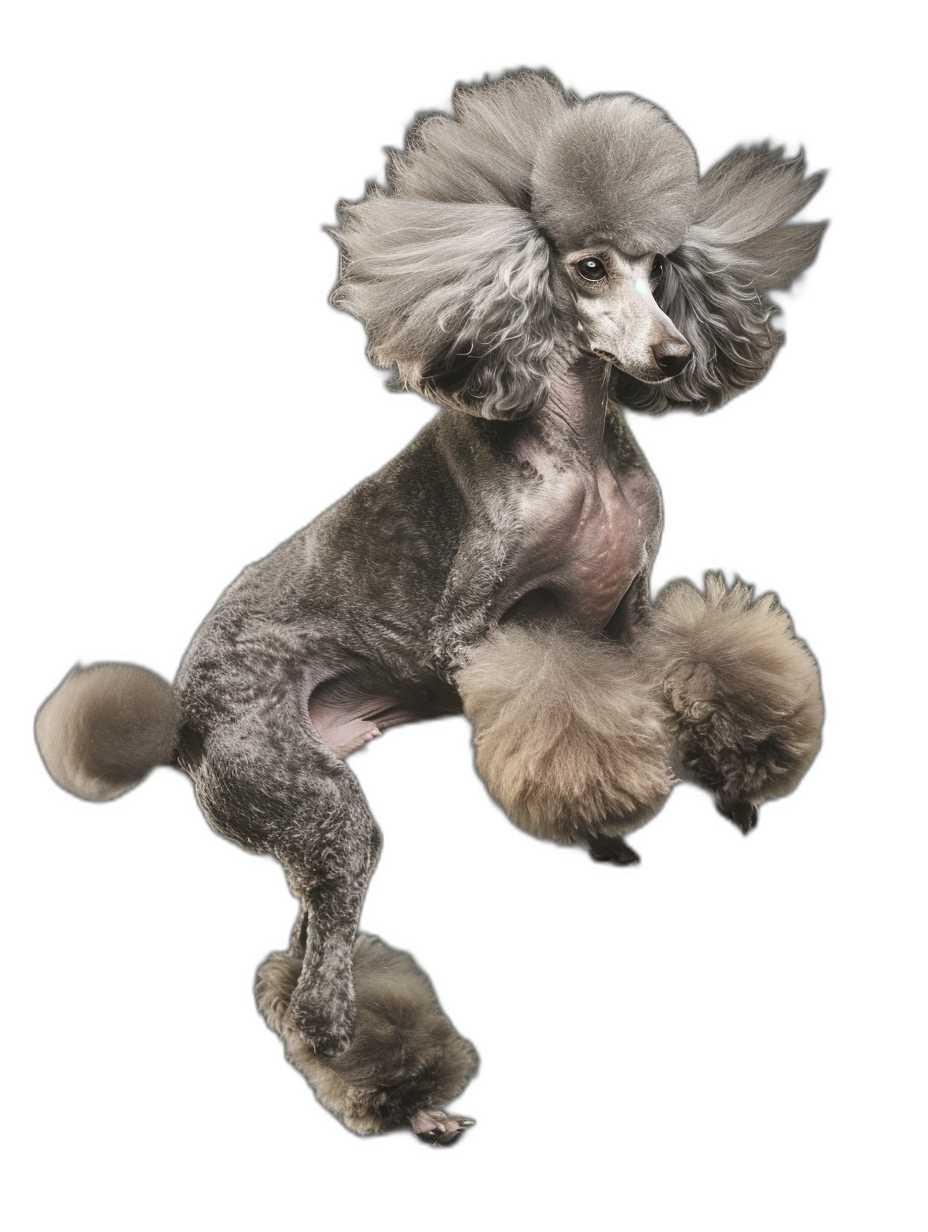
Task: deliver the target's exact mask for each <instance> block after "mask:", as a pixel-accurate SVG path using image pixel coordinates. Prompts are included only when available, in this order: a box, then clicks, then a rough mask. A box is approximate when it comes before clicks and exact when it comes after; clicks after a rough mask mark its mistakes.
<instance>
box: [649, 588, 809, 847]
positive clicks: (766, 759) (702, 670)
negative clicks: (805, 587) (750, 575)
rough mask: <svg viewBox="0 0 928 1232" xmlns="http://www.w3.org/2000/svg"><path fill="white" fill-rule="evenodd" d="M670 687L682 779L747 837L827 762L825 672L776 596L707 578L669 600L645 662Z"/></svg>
mask: <svg viewBox="0 0 928 1232" xmlns="http://www.w3.org/2000/svg"><path fill="white" fill-rule="evenodd" d="M637 653H638V654H639V656H640V659H641V662H642V664H643V666H644V667H645V670H647V671H649V672H653V673H654V674H655V676H657V677H659V678H662V679H663V689H662V692H663V698H664V705H665V714H666V722H667V726H668V731H669V732H670V735H671V738H672V740H673V744H674V752H675V755H676V757H677V759H678V761H679V763H680V766H681V768H682V770H683V772H684V773H685V774H686V775H687V776H688V777H691V778H693V779H695V781H696V782H697V783H699V784H701V785H702V786H703V787H705V788H707V789H708V790H709V791H711V792H712V793H713V794H714V796H715V800H716V804H717V805H718V808H719V811H720V812H721V813H723V814H724V815H725V816H726V817H728V818H729V819H730V820H731V821H733V822H734V823H735V824H736V825H737V826H738V827H739V829H741V830H742V831H743V832H744V833H748V832H749V831H750V830H751V829H753V828H754V826H755V825H756V822H757V806H758V805H759V804H760V803H761V801H763V800H769V799H772V798H774V797H776V796H782V795H785V794H786V793H787V792H789V791H792V789H793V788H794V787H795V786H796V784H797V783H798V782H799V780H800V779H801V778H802V776H803V774H805V772H806V770H807V769H808V768H809V765H810V764H811V762H812V759H813V758H814V757H815V754H816V753H817V752H818V749H819V745H820V743H821V725H822V716H823V707H822V695H821V685H820V681H819V674H818V668H817V666H816V663H815V660H814V659H813V657H812V655H811V654H810V653H809V650H808V649H807V647H806V646H805V644H804V643H803V642H801V641H800V640H799V639H798V638H797V637H796V635H795V633H794V632H793V627H792V623H791V622H790V618H789V616H788V615H787V613H786V612H785V611H784V610H783V608H782V607H781V606H780V604H779V601H778V600H777V598H776V596H775V595H772V594H767V595H763V596H762V597H761V598H760V599H756V600H755V599H754V597H753V591H752V588H751V587H750V586H746V585H745V584H744V583H743V582H736V583H735V584H734V585H733V586H732V587H731V588H728V587H726V585H725V582H724V579H723V578H722V577H721V576H720V575H719V574H712V573H710V574H707V575H706V590H705V594H701V593H700V592H699V591H698V590H697V589H696V588H695V586H693V585H692V584H691V583H689V582H687V581H678V582H673V583H671V584H670V585H669V586H667V587H665V589H664V590H663V591H661V593H660V595H659V596H658V598H657V602H656V603H655V606H654V613H653V620H652V622H651V623H650V626H649V627H648V628H647V629H646V630H645V631H644V632H643V634H642V637H641V640H640V643H639V647H638V652H637Z"/></svg>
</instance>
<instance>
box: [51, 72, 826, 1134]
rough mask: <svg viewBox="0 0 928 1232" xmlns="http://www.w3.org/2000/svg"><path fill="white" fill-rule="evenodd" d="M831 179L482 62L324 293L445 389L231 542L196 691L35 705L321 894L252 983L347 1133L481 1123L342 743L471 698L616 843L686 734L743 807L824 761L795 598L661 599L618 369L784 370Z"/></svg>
mask: <svg viewBox="0 0 928 1232" xmlns="http://www.w3.org/2000/svg"><path fill="white" fill-rule="evenodd" d="M817 182H818V181H817V180H816V179H815V178H813V179H811V180H808V181H805V180H804V179H803V168H802V163H801V160H793V161H792V162H788V161H784V160H783V159H782V158H781V157H780V153H779V152H778V151H770V150H768V149H767V148H766V147H763V148H761V149H760V150H754V151H736V152H735V153H734V154H732V155H731V156H729V158H728V159H725V160H723V161H722V163H720V164H719V165H718V167H716V168H715V169H713V170H712V171H710V172H709V174H708V175H707V176H705V177H704V178H703V180H701V181H698V180H697V171H696V163H695V157H694V155H693V153H692V149H691V147H690V145H689V142H688V141H687V139H686V137H685V136H684V135H683V134H682V133H681V132H680V130H679V129H677V128H676V126H675V125H674V124H673V123H672V121H670V120H669V119H668V117H667V116H666V115H665V114H664V113H663V112H662V111H660V110H659V109H658V108H656V107H655V106H653V104H650V103H647V102H644V101H642V100H638V99H634V98H632V97H631V96H628V95H620V96H616V97H608V98H607V97H604V98H595V99H591V100H588V101H587V102H582V101H581V100H579V99H577V98H575V97H574V96H573V95H571V94H569V93H568V92H567V91H565V90H563V89H562V87H561V86H560V85H559V84H558V83H557V82H556V81H555V79H554V78H552V77H551V76H550V75H549V74H544V73H541V74H539V73H529V72H521V73H516V74H513V75H509V76H506V77H504V78H502V79H501V80H499V81H487V82H484V83H481V84H479V85H476V86H469V87H462V88H460V89H459V90H458V91H457V92H456V93H455V114H454V116H426V117H423V118H421V119H420V120H419V121H418V122H417V124H416V125H415V126H414V128H413V130H412V131H411V133H410V136H409V139H408V142H407V145H406V148H405V150H404V151H402V152H396V153H394V155H393V157H392V161H391V167H390V170H389V175H388V185H387V187H386V189H382V188H381V189H378V188H374V189H372V190H371V191H370V192H369V193H368V194H367V196H366V197H365V199H364V200H363V201H361V202H358V203H356V204H354V205H344V206H343V207H342V209H341V212H340V226H339V227H338V229H337V231H336V236H337V239H338V242H339V244H340V245H341V249H342V272H341V280H340V283H339V285H338V287H337V288H336V291H335V293H334V300H335V302H336V303H337V304H339V305H340V306H341V307H344V308H346V309H348V310H349V311H351V312H353V313H354V314H355V315H357V316H358V317H360V318H361V320H363V321H364V322H365V323H366V325H367V327H368V331H369V334H370V351H371V355H372V357H373V358H374V360H375V361H376V362H377V363H379V364H382V365H383V366H385V367H393V368H394V369H395V374H396V381H397V383H398V384H400V385H406V386H409V387H411V388H414V389H417V390H419V391H420V392H422V393H424V394H425V395H426V396H427V397H430V398H433V399H434V400H435V401H437V402H439V403H441V404H442V405H443V407H444V409H443V410H442V411H441V413H440V414H438V415H437V416H436V418H435V419H434V420H433V421H432V423H430V424H429V425H428V426H427V427H426V428H425V430H424V431H423V432H422V433H421V434H420V435H419V437H418V438H417V439H416V440H415V441H414V442H413V443H412V444H411V445H410V446H409V448H408V449H406V450H405V451H404V452H403V453H402V454H401V455H400V456H399V457H398V458H396V459H394V461H392V462H391V463H389V464H388V465H387V466H386V467H384V469H383V470H382V471H381V472H380V473H379V474H377V475H374V476H372V477H371V478H369V479H367V480H365V481H364V482H363V483H361V484H360V485H359V486H358V487H357V488H356V489H355V490H354V491H353V492H351V493H349V494H348V495H347V496H346V497H345V498H344V499H343V500H341V501H340V502H338V504H336V505H334V506H333V507H332V508H331V509H329V510H327V511H326V512H325V513H324V514H323V515H322V516H321V517H320V518H318V519H317V521H315V522H314V523H313V524H312V525H311V526H308V527H306V528H305V529H304V530H302V531H300V532H299V533H298V534H296V535H295V536H294V537H293V538H292V539H290V540H289V541H288V542H287V543H284V544H283V545H281V546H280V547H279V548H277V549H276V550H275V551H274V552H272V553H271V555H269V556H268V557H267V558H266V559H264V560H262V561H258V562H257V563H256V564H253V565H251V566H249V568H247V569H246V570H245V571H244V573H243V574H242V575H241V576H240V577H239V578H238V579H237V581H236V582H235V583H233V585H232V586H230V587H229V589H228V590H227V591H226V592H225V594H224V595H223V596H222V597H221V598H220V599H219V601H218V603H217V604H216V606H215V608H214V609H213V611H212V612H211V613H210V614H209V616H208V617H207V619H206V620H205V621H204V623H203V625H202V626H201V628H200V629H199V631H198V632H197V634H196V636H195V637H194V639H193V641H192V643H191V645H190V648H189V650H188V651H187V654H186V656H185V658H184V661H183V663H182V665H181V668H180V671H179V672H178V676H177V680H176V682H175V685H174V690H173V694H172V693H171V691H170V690H169V689H168V687H167V685H165V684H164V682H160V683H159V682H157V678H156V677H153V676H152V675H151V673H146V672H144V671H143V669H140V668H133V667H125V666H120V667H114V666H113V665H101V666H100V667H97V668H93V669H90V671H89V672H87V673H85V674H83V675H78V676H76V677H69V678H68V680H66V681H65V682H64V684H63V685H62V686H61V688H60V689H59V690H58V691H57V692H56V694H55V695H54V696H53V697H52V698H51V699H50V700H49V702H48V703H47V704H46V706H45V707H44V708H43V711H42V712H41V714H40V717H39V721H38V724H37V727H38V732H39V739H40V743H41V747H42V751H43V755H45V757H46V760H47V762H48V764H49V768H50V769H51V770H52V773H53V774H55V775H56V777H57V778H58V779H59V781H61V782H62V783H63V784H64V785H65V786H67V787H69V789H71V790H75V791H80V792H82V793H83V794H89V795H91V797H92V798H98V799H102V798H106V797H107V796H108V795H112V794H115V792H116V791H118V790H121V789H123V788H124V787H125V786H128V785H131V783H132V782H135V781H137V780H138V778H140V777H141V775H142V774H144V773H145V772H146V770H147V769H149V768H150V767H151V766H152V765H153V764H156V763H157V762H159V761H161V762H164V761H171V760H173V761H174V762H175V763H176V764H177V765H178V766H179V767H180V768H181V769H183V770H184V771H186V772H187V773H188V774H189V775H190V776H191V778H192V779H193V782H194V785H195V788H196V791H197V796H198V799H199V802H200V804H201V806H202V809H203V812H204V813H205V815H206V817H207V819H208V820H209V822H210V824H211V825H212V826H213V827H214V828H215V829H216V830H217V831H218V832H219V833H220V834H222V835H224V836H226V837H227V838H230V839H232V840H233V841H235V842H237V843H239V844H241V845H242V846H243V847H246V848H247V849H249V850H251V851H256V852H266V853H271V854H273V855H275V856H276V857H277V858H278V859H279V860H280V861H281V862H282V864H283V865H284V867H285V869H286V871H287V875H288V877H289V880H290V884H291V886H292V888H293V891H294V893H295V894H296V895H297V896H298V898H299V900H300V922H299V926H298V929H297V932H296V934H295V938H294V942H293V945H292V946H291V949H290V951H289V953H288V954H286V955H274V956H272V957H271V958H270V959H269V960H268V962H267V963H266V964H265V965H264V966H263V967H262V970H261V975H260V979H259V987H258V996H259V1001H260V1004H261V1008H262V1011H263V1012H264V1013H265V1015H266V1016H267V1018H268V1021H269V1023H270V1024H271V1025H272V1026H273V1027H274V1029H275V1030H277V1031H278V1032H279V1033H280V1034H281V1035H282V1037H283V1038H284V1040H285V1042H286V1046H287V1052H288V1055H289V1056H290V1058H291V1060H292V1061H293V1062H294V1064H295V1065H297V1067H298V1068H299V1069H300V1070H301V1071H302V1072H303V1073H304V1074H305V1075H306V1076H307V1077H308V1078H309V1080H310V1081H311V1082H312V1083H313V1085H314V1086H315V1087H316V1090H317V1093H318V1094H319V1097H320V1099H321V1100H322V1101H323V1102H324V1103H325V1104H326V1105H327V1106H328V1107H330V1108H331V1109H332V1110H333V1111H335V1112H336V1113H337V1115H338V1116H340V1117H341V1118H342V1120H343V1121H344V1122H345V1123H346V1124H347V1125H349V1126H350V1127H351V1128H354V1129H356V1130H358V1132H372V1131H375V1130H379V1129H382V1128H385V1127H388V1126H389V1125H392V1124H396V1123H398V1121H400V1120H402V1119H403V1118H404V1117H405V1118H406V1119H408V1120H409V1122H410V1124H411V1125H412V1127H413V1129H414V1130H415V1131H416V1132H417V1133H419V1134H420V1135H424V1136H428V1137H429V1138H430V1140H432V1141H438V1142H446V1141H449V1140H450V1139H451V1138H453V1137H454V1136H455V1135H456V1134H457V1133H459V1132H460V1129H461V1128H463V1127H464V1126H465V1124H466V1122H464V1121H462V1120H460V1119H456V1118H453V1117H451V1118H449V1117H447V1115H446V1114H445V1113H443V1112H441V1111H440V1110H437V1109H435V1108H434V1106H433V1105H434V1104H435V1103H436V1102H438V1101H443V1100H444V1099H446V1098H449V1097H450V1096H451V1095H453V1094H454V1093H455V1092H456V1091H457V1090H459V1089H460V1088H461V1087H462V1086H463V1084H464V1082H466V1080H467V1077H468V1076H469V1074H470V1073H471V1072H472V1069H473V1066H474V1064H475V1054H474V1053H473V1050H472V1048H471V1047H470V1045H469V1044H467V1043H466V1042H465V1041H462V1040H461V1038H460V1037H459V1036H458V1035H457V1033H456V1032H455V1031H454V1030H453V1028H451V1026H450V1024H449V1023H448V1021H447V1019H446V1018H445V1017H444V1015H442V1014H441V1012H440V1010H439V1009H438V1007H437V1004H436V1002H435V1000H434V994H433V993H432V992H431V987H430V985H428V982H427V981H426V979H425V977H424V976H423V975H422V973H421V972H419V971H418V969H417V968H416V967H415V965H414V964H413V963H412V960H411V959H409V958H408V957H406V956H402V955H396V954H395V953H394V952H393V951H390V950H389V949H388V948H387V947H385V946H383V945H382V943H379V942H375V941H373V940H371V939H367V940H362V941H360V942H358V943H357V944H356V936H357V926H358V917H359V913H360V910H361V905H362V902H363V899H364V894H365V891H366V887H367V884H368V880H369V878H370V876H371V874H372V872H373V869H374V866H375V864H376V861H377V856H378V853H379V849H380V841H381V840H380V832H379V830H378V829H377V826H376V824H375V823H374V820H373V818H372V817H371V815H370V811H369V810H368V807H367V804H366V801H365V800H364V796H363V794H362V792H361V789H360V786H359V784H358V782H357V780H356V779H355V777H354V775H353V774H352V772H351V770H350V769H349V768H348V766H347V765H346V764H345V758H346V757H348V756H349V755H350V753H351V752H352V751H354V750H355V749H357V748H360V747H361V746H362V745H363V744H364V743H365V742H366V741H367V740H370V739H373V738H375V737H377V736H378V735H380V734H381V733H382V732H383V731H384V730H385V729H387V728H389V727H391V726H394V725H396V724H398V723H403V722H410V721H414V720H418V719H426V718H430V717H435V716H437V715H443V714H453V713H460V712H461V710H462V708H466V710H467V713H468V714H469V715H470V716H471V717H472V719H473V721H474V727H475V740H476V745H477V764H478V769H479V770H480V771H481V773H482V774H484V775H485V777H486V781H487V783H488V786H489V787H490V790H491V791H492V792H493V794H494V795H495V796H496V798H497V799H498V800H500V801H501V802H502V803H503V805H504V807H506V808H507V809H508V810H510V812H511V814H512V816H513V819H514V820H515V821H517V822H518V823H519V824H521V825H523V826H524V827H525V828H527V829H529V830H530V831H531V832H532V833H534V834H536V835H539V836H544V837H549V838H554V839H556V840H558V841H561V842H577V843H582V844H584V845H586V846H587V847H588V848H589V850H590V852H591V854H592V855H593V856H594V857H595V858H597V859H603V860H611V861H614V862H616V863H628V862H630V860H632V859H634V858H635V856H634V853H632V852H631V849H630V848H628V847H627V846H626V845H625V844H624V842H623V840H622V838H621V836H622V834H623V833H624V832H625V831H627V830H629V829H631V828H633V827H634V826H637V825H639V824H640V823H641V822H642V821H644V820H646V819H647V818H648V817H649V816H651V815H652V814H653V813H654V812H655V811H656V810H657V808H658V807H659V806H660V804H661V802H662V800H663V799H664V797H665V796H666V794H667V792H668V790H669V789H670V786H671V783H672V771H671V766H672V764H674V761H676V762H678V763H679V764H680V766H681V767H682V768H683V769H684V770H688V771H690V772H692V773H693V774H695V776H696V777H697V779H698V781H700V782H701V783H702V784H703V785H704V786H706V787H707V788H708V789H709V790H710V791H712V792H713V793H714V794H715V795H716V798H717V800H718V802H719V804H720V806H721V807H723V808H724V809H725V810H726V811H727V812H728V813H729V815H731V816H733V817H734V819H735V820H737V821H738V822H739V824H743V825H745V826H746V825H747V824H748V820H750V822H751V824H753V819H754V813H753V812H752V810H756V803H757V801H758V800H761V799H766V798H768V797H770V796H773V795H777V794H779V793H780V792H782V791H784V790H788V789H789V787H791V786H792V785H793V784H794V783H795V782H796V781H797V780H798V778H799V776H800V775H801V774H802V773H803V771H804V769H805V768H806V767H807V766H808V764H809V762H810V761H811V758H812V756H814V752H815V749H816V748H817V740H818V727H819V725H820V721H821V709H820V706H821V703H820V697H819V693H818V678H817V673H816V671H815V666H814V661H813V660H812V659H811V657H810V656H809V654H808V652H807V651H806V649H805V647H803V646H802V644H801V643H799V642H798V641H797V640H796V638H795V636H794V634H793V632H792V628H791V625H790V622H789V620H788V618H787V617H786V616H785V614H784V613H783V612H782V610H781V609H779V607H778V606H777V605H776V603H775V601H774V600H773V599H772V598H769V599H764V600H760V601H758V602H757V603H754V602H753V601H752V599H751V596H750V595H749V593H748V592H747V591H746V590H745V589H744V588H742V587H740V586H738V587H735V588H733V589H732V591H730V592H729V591H727V590H726V589H725V587H724V585H722V584H721V583H720V582H719V583H716V582H714V581H711V580H710V581H709V583H707V594H706V596H705V598H703V597H702V596H700V595H698V592H696V591H695V590H693V588H692V587H689V588H688V587H687V584H681V585H680V586H678V587H676V588H675V589H671V590H670V591H668V592H666V593H665V595H664V596H662V598H661V600H660V601H659V603H658V605H657V608H656V609H652V607H651V604H650V599H649V577H650V571H651V565H652V562H653V559H654V554H655V552H656V550H657V545H658V541H659V538H660V530H661V502H660V494H659V491H658V488H657V484H656V481H655V479H654V476H653V475H652V474H651V471H650V470H649V468H648V466H647V463H646V462H645V460H644V458H643V457H642V454H641V452H640V450H639V449H638V446H637V444H636V443H635V441H634V438H633V437H632V435H631V433H630V432H629V429H628V427H627V425H626V423H625V420H624V418H623V415H622V413H621V410H620V407H619V405H618V404H617V403H616V401H615V395H617V394H618V395H619V396H621V397H624V398H626V400H627V401H629V402H632V403H635V404H636V405H642V406H646V407H647V408H648V409H655V410H659V409H664V408H665V407H666V406H670V405H675V404H677V403H678V402H684V401H686V402H689V403H690V404H691V405H694V406H696V407H706V406H710V405H717V404H718V403H719V402H721V401H723V400H724V398H726V397H729V396H731V394H733V393H735V392H737V391H738V390H739V389H741V388H744V387H746V385H748V384H750V383H751V382H752V381H754V380H756V379H758V378H759V377H760V376H761V375H762V373H763V372H764V371H765V369H766V367H767V365H768V364H769V362H770V360H771V359H772V357H773V354H774V352H775V348H776V335H774V334H773V332H772V331H771V329H770V327H769V324H768V318H769V314H770V311H771V305H770V304H769V303H768V302H767V301H766V300H765V299H764V295H763V293H764V291H765V290H766V289H767V288H769V287H773V286H782V285H785V284H786V283H787V282H788V281H789V280H790V279H791V278H792V277H794V276H795V275H796V274H797V273H798V272H799V271H800V270H801V269H802V268H803V266H804V265H805V264H807V263H808V261H810V260H811V259H812V257H813V255H814V252H815V248H816V245H817V243H818V238H819V234H820V228H816V227H810V226H800V227H791V226H784V225H783V223H784V221H785V219H787V218H788V217H789V216H790V215H791V214H792V213H793V212H794V211H795V210H796V209H798V208H800V206H801V205H802V204H804V202H805V201H806V200H807V199H808V197H809V196H810V195H811V193H812V192H813V191H814V189H815V187H816V186H817ZM665 249H671V250H672V251H670V253H669V256H668V261H667V270H666V273H665V274H664V277H663V281H662V282H661V281H659V274H658V272H657V271H658V266H657V265H656V264H655V259H654V258H655V255H656V252H660V251H662V250H665ZM650 284H653V285H654V286H655V287H656V298H655V296H654V295H652V293H651V291H650V290H649V285H650ZM668 314H669V315H668ZM691 352H692V358H690V355H691ZM688 361H689V362H688ZM623 365H624V368H623ZM618 368H621V369H622V374H620V375H617V372H616V370H617V369H618ZM632 373H634V376H633V375H632ZM610 379H611V381H612V394H613V397H612V400H611V401H610ZM461 412H466V413H465V414H462V413H461ZM113 682H115V683H116V685H117V686H118V687H115V688H114V687H111V686H112V685H113ZM153 682H154V683H153Z"/></svg>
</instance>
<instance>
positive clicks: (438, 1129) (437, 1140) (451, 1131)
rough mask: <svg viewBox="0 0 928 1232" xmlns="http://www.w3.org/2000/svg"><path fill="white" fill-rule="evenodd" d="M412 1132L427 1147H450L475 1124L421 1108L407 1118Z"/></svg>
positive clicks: (466, 1119) (471, 1121)
mask: <svg viewBox="0 0 928 1232" xmlns="http://www.w3.org/2000/svg"><path fill="white" fill-rule="evenodd" d="M409 1124H410V1125H411V1126H412V1132H413V1133H414V1134H415V1135H416V1137H417V1138H419V1139H420V1141H422V1142H427V1143H428V1144H429V1146H451V1144H452V1143H453V1142H457V1140H458V1139H459V1138H460V1137H461V1135H462V1134H463V1133H464V1130H465V1129H470V1127H471V1125H475V1124H476V1122H475V1121H473V1120H472V1119H471V1118H470V1117H461V1116H452V1115H451V1114H450V1113H448V1112H440V1111H437V1110H435V1109H431V1108H429V1109H426V1108H421V1109H420V1110H419V1111H418V1112H414V1113H413V1114H412V1116H411V1117H410V1118H409Z"/></svg>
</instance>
